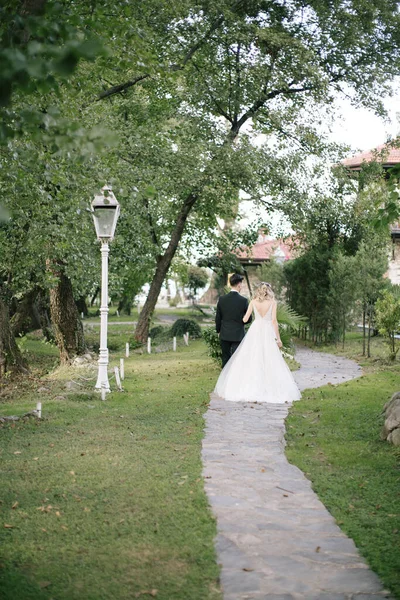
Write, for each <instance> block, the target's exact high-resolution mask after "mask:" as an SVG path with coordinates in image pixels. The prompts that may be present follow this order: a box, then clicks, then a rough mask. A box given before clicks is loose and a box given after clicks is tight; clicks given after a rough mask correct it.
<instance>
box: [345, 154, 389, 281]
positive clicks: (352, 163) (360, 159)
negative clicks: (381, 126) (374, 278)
mask: <svg viewBox="0 0 400 600" xmlns="http://www.w3.org/2000/svg"><path fill="white" fill-rule="evenodd" d="M372 161H376V162H380V163H381V164H382V167H383V169H384V170H385V172H389V170H390V169H391V167H394V165H398V164H399V163H400V148H393V147H391V146H390V145H389V144H382V145H381V146H378V147H377V148H373V149H372V150H366V151H365V152H360V154H356V155H355V156H350V157H349V158H345V159H344V160H343V161H342V164H343V165H344V166H345V167H347V168H348V169H349V170H350V171H353V172H357V171H360V169H361V167H362V165H363V164H364V163H368V162H372ZM390 235H391V238H392V249H391V252H390V257H389V268H388V272H387V277H388V278H389V279H390V281H391V282H392V283H396V284H400V221H399V222H397V223H393V225H392V226H391V227H390Z"/></svg>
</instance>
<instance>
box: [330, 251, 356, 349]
mask: <svg viewBox="0 0 400 600" xmlns="http://www.w3.org/2000/svg"><path fill="white" fill-rule="evenodd" d="M358 273H359V265H358V262H357V260H356V257H355V256H345V255H344V254H342V253H340V252H337V253H336V254H335V255H334V256H333V257H332V260H331V264H330V270H329V295H328V298H327V305H328V310H329V319H330V326H331V332H332V338H333V341H335V342H337V341H338V339H340V337H342V340H343V344H344V342H345V333H346V328H347V326H348V325H349V320H350V318H351V314H352V311H353V309H354V302H355V299H356V297H357V291H358V285H357V283H358V282H357V275H358Z"/></svg>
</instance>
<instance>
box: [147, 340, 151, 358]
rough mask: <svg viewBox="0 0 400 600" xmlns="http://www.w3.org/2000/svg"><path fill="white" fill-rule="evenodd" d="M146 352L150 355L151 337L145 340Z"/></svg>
mask: <svg viewBox="0 0 400 600" xmlns="http://www.w3.org/2000/svg"><path fill="white" fill-rule="evenodd" d="M147 352H148V353H149V354H151V337H148V338H147Z"/></svg>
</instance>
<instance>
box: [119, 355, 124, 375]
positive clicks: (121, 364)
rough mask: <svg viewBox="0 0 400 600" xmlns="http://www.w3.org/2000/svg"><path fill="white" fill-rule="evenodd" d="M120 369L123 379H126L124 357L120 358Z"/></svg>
mask: <svg viewBox="0 0 400 600" xmlns="http://www.w3.org/2000/svg"><path fill="white" fill-rule="evenodd" d="M119 371H120V373H121V379H122V380H124V379H125V365H124V359H123V358H120V359H119Z"/></svg>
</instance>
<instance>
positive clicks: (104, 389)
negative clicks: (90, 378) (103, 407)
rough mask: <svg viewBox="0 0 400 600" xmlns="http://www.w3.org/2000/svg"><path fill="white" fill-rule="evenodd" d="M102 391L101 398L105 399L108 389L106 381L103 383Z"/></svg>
mask: <svg viewBox="0 0 400 600" xmlns="http://www.w3.org/2000/svg"><path fill="white" fill-rule="evenodd" d="M100 391H101V399H102V400H105V399H106V393H107V389H106V384H105V383H102V384H101V389H100Z"/></svg>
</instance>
